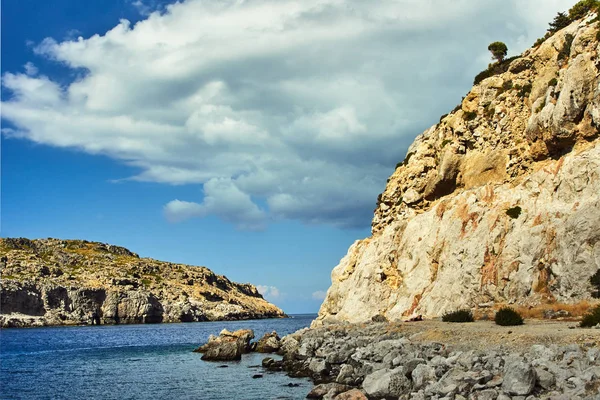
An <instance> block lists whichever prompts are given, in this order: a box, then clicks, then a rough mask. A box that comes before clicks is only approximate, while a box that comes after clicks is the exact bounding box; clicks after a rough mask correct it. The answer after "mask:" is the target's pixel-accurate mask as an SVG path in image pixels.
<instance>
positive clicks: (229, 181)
mask: <svg viewBox="0 0 600 400" xmlns="http://www.w3.org/2000/svg"><path fill="white" fill-rule="evenodd" d="M574 3H575V0H528V1H527V2H523V1H522V0H488V1H480V0H455V1H447V0H373V1H369V2H365V1H359V0H302V1H289V0H185V1H179V2H172V1H159V0H86V1H81V0H54V1H52V2H47V1H39V0H4V1H3V2H2V9H1V19H2V20H1V29H2V39H1V41H2V43H1V51H2V59H1V73H2V78H1V79H2V92H1V93H2V103H1V107H2V108H1V115H2V127H1V167H2V170H1V178H2V181H1V210H0V211H1V218H0V219H1V226H0V234H1V236H3V237H29V238H43V237H57V238H63V239H86V240H93V241H101V242H106V243H111V244H116V245H121V246H125V247H127V248H129V249H131V250H132V251H135V252H137V253H138V254H140V255H141V256H143V257H152V258H155V259H159V260H166V261H172V262H181V263H187V264H191V265H204V266H207V267H208V268H210V269H212V270H213V271H215V272H216V273H219V274H223V275H226V276H227V277H228V278H229V279H231V280H233V281H237V282H250V283H253V284H255V285H257V287H258V288H259V290H260V291H261V292H262V293H263V294H264V296H265V298H266V299H267V300H270V301H272V302H273V303H275V304H276V305H278V306H280V307H282V308H283V309H284V311H286V312H288V313H304V312H316V311H317V310H318V308H319V305H320V303H321V301H322V300H323V298H324V296H325V292H326V290H327V288H328V287H329V284H330V273H331V270H332V269H333V267H335V265H337V263H338V262H339V260H340V259H341V258H342V257H343V256H344V255H345V254H346V251H347V249H348V247H349V246H350V245H351V244H352V243H353V242H354V241H355V240H357V239H361V238H364V237H367V236H369V234H370V221H371V217H372V214H373V209H374V208H375V204H376V199H377V195H378V194H379V193H381V192H382V191H383V189H384V187H385V184H386V179H387V178H388V177H389V175H390V174H391V173H392V172H393V171H394V168H395V165H396V163H397V162H399V161H401V160H402V159H403V158H404V156H405V154H406V150H407V148H408V146H409V145H410V143H411V142H412V141H413V140H414V138H415V137H416V136H417V135H418V134H420V133H421V132H422V131H423V130H425V129H426V128H428V127H429V126H431V125H434V124H435V123H436V122H438V120H439V117H440V115H442V114H446V113H447V112H449V111H450V110H452V109H453V108H454V106H455V105H456V104H458V103H459V102H460V100H461V97H462V96H464V95H465V94H466V93H467V92H468V91H469V89H470V88H471V86H472V81H473V77H474V76H475V75H476V74H477V73H478V72H479V71H481V70H483V69H485V68H486V67H487V65H488V63H490V62H491V60H490V54H489V52H488V51H487V46H488V44H489V43H491V42H493V41H497V40H500V41H503V42H505V43H506V44H507V45H508V48H509V56H510V55H515V54H519V53H521V52H522V51H523V50H525V49H526V48H528V47H530V46H531V45H532V44H533V43H534V42H535V40H536V39H537V38H538V37H541V36H543V35H544V33H545V31H546V28H547V24H548V22H550V21H551V20H552V18H553V16H554V15H555V14H556V13H557V12H558V11H566V10H568V8H570V6H572V5H573V4H574Z"/></svg>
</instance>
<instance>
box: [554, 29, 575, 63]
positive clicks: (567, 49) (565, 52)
mask: <svg viewBox="0 0 600 400" xmlns="http://www.w3.org/2000/svg"><path fill="white" fill-rule="evenodd" d="M573 39H575V36H573V35H571V34H566V35H565V44H564V45H563V47H562V49H560V51H559V52H558V60H566V59H568V58H569V55H570V54H571V45H572V44H573Z"/></svg>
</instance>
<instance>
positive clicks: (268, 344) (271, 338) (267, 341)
mask: <svg viewBox="0 0 600 400" xmlns="http://www.w3.org/2000/svg"><path fill="white" fill-rule="evenodd" d="M280 347H281V344H280V339H279V335H278V334H277V332H275V331H273V332H271V333H265V334H264V336H263V337H262V338H260V340H259V341H258V342H256V351H257V352H258V353H276V352H277V351H279V348H280Z"/></svg>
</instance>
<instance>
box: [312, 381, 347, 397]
mask: <svg viewBox="0 0 600 400" xmlns="http://www.w3.org/2000/svg"><path fill="white" fill-rule="evenodd" d="M350 389H351V388H350V386H346V385H341V384H339V383H322V384H320V385H317V386H315V387H314V388H312V390H311V391H310V392H309V393H308V394H307V395H306V398H307V399H322V398H323V397H324V396H325V395H329V396H331V397H333V396H335V395H337V394H339V393H343V392H346V391H348V390H350Z"/></svg>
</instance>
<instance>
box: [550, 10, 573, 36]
mask: <svg viewBox="0 0 600 400" xmlns="http://www.w3.org/2000/svg"><path fill="white" fill-rule="evenodd" d="M571 22H572V21H571V18H569V16H568V15H567V13H564V12H559V13H558V14H556V17H554V21H552V22H550V23H549V24H548V25H550V27H549V28H548V32H550V33H554V32H558V31H560V30H561V29H562V28H566V27H567V26H569V24H570V23H571Z"/></svg>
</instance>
